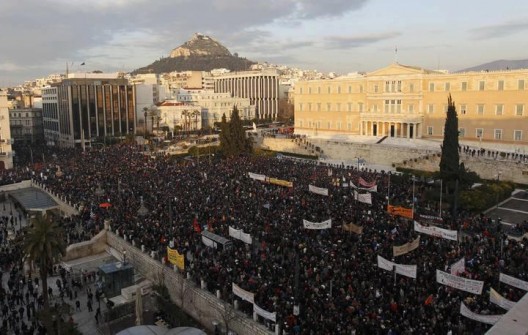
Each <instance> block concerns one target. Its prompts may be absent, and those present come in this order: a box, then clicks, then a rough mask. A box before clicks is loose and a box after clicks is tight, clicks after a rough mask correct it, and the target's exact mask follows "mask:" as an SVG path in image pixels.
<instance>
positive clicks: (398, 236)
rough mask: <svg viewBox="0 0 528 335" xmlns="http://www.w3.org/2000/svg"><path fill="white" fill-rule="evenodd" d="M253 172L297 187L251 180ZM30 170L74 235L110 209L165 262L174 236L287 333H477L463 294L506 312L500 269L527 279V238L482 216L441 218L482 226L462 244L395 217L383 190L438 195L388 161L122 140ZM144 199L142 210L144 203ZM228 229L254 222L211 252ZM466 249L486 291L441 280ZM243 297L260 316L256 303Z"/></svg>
mask: <svg viewBox="0 0 528 335" xmlns="http://www.w3.org/2000/svg"><path fill="white" fill-rule="evenodd" d="M58 171H60V173H57V172H58ZM249 172H252V173H256V174H262V175H266V176H268V177H274V178H279V179H283V180H287V181H291V182H292V183H293V187H291V188H290V187H283V186H279V185H274V184H270V183H265V182H261V181H258V180H254V179H252V178H249V177H248V173H249ZM27 174H29V173H28V172H26V175H27ZM30 175H31V176H32V178H33V179H34V180H35V181H36V182H38V183H42V185H43V186H45V187H46V188H49V189H50V190H52V191H53V192H55V193H58V194H59V195H62V196H64V197H66V200H67V201H69V202H71V203H72V204H74V205H75V206H77V208H79V209H80V211H81V214H80V215H79V217H73V218H69V219H62V220H61V223H62V224H63V225H64V226H65V227H66V229H67V232H68V237H69V239H70V243H73V242H75V241H80V240H83V239H88V238H90V237H91V236H93V235H94V234H96V233H97V232H98V231H100V230H101V229H102V227H103V221H104V220H110V222H111V229H112V232H117V234H118V235H119V236H120V237H122V238H126V240H127V241H130V242H131V243H134V244H135V245H136V246H137V247H138V248H139V247H142V246H143V247H144V248H145V250H146V252H148V253H154V255H155V257H156V258H157V259H159V260H161V259H163V258H165V257H166V249H167V246H169V245H173V246H175V248H177V249H178V251H179V252H180V253H182V254H184V255H185V256H186V260H185V262H186V269H185V271H186V272H189V273H190V275H191V277H192V279H193V280H194V281H196V282H197V283H198V282H199V281H200V280H204V281H205V282H206V283H207V288H208V289H209V290H210V291H212V292H216V290H219V291H220V295H221V297H222V298H223V299H225V300H227V301H229V302H233V300H234V299H237V300H240V298H238V297H236V296H234V295H233V293H232V291H231V284H232V283H235V284H236V285H238V286H239V287H241V288H242V289H244V290H246V291H249V292H252V293H254V294H255V304H257V305H258V306H259V307H261V308H262V309H264V310H266V311H269V312H275V313H276V318H277V323H278V324H279V325H280V328H281V330H282V331H284V333H288V334H292V333H296V334H297V333H298V334H352V333H356V334H447V333H448V332H451V333H452V334H466V333H471V334H481V333H484V332H485V331H486V330H487V329H489V327H490V326H489V325H487V324H484V323H480V322H477V321H473V320H471V319H469V318H466V317H464V316H462V315H461V314H460V304H461V302H462V301H464V302H465V304H466V306H468V308H470V309H471V310H472V311H473V312H475V313H479V314H485V315H493V314H504V313H505V312H506V311H505V310H503V309H501V308H500V307H498V306H497V305H494V304H492V303H490V302H489V295H488V291H489V289H490V288H491V287H493V288H494V289H495V290H497V291H498V292H499V293H500V294H501V295H503V296H505V297H507V298H508V299H510V300H512V301H517V300H518V299H520V298H521V297H522V295H523V294H524V293H525V292H524V291H522V290H520V289H517V288H515V287H511V286H507V285H505V284H502V285H499V281H498V278H499V273H501V272H502V273H506V274H508V275H511V276H514V277H516V278H519V279H521V280H525V281H526V280H528V271H527V268H526V267H527V264H528V262H527V260H528V259H527V258H528V254H527V252H526V248H525V247H524V245H523V244H522V243H520V242H517V241H509V242H508V243H507V244H506V245H505V246H504V242H502V241H501V240H503V239H504V237H503V236H502V235H500V233H498V232H497V231H496V230H491V232H490V231H489V226H488V225H487V223H489V220H488V218H486V217H485V216H477V217H472V216H470V215H469V214H468V213H461V215H459V217H458V220H457V221H456V222H455V221H453V220H452V219H451V218H450V217H449V215H446V216H445V217H444V218H443V219H444V225H445V226H446V227H447V228H455V229H456V227H458V226H460V225H461V224H462V223H463V222H472V223H473V226H472V227H481V228H477V229H473V230H471V231H468V233H463V234H461V236H462V237H461V238H460V239H459V240H460V241H459V242H456V241H451V240H446V239H441V238H435V237H431V236H428V235H424V234H419V233H417V232H416V231H414V226H413V223H412V221H409V220H408V219H405V218H400V217H395V216H391V215H389V214H388V213H387V201H388V200H390V203H391V204H397V205H402V206H404V207H407V208H411V207H412V206H413V203H414V207H415V211H416V212H420V211H423V212H424V213H426V212H427V210H426V208H428V207H431V208H432V207H433V206H434V205H433V204H428V203H425V202H424V201H423V197H422V196H421V195H422V193H424V192H425V187H424V186H423V185H420V184H419V183H418V185H417V186H416V189H415V190H414V191H415V193H416V194H415V199H413V198H412V194H413V189H412V185H413V183H412V182H411V181H410V179H408V178H407V177H403V178H401V177H395V176H390V177H389V174H387V173H385V172H377V171H372V170H365V171H357V169H355V168H354V166H344V165H336V166H323V165H318V164H315V163H306V162H301V161H293V160H286V159H275V158H269V157H260V156H242V157H236V158H232V159H227V160H220V159H218V157H208V158H205V159H203V158H201V159H200V160H199V161H198V160H182V159H180V160H177V159H173V158H171V157H170V156H150V155H144V154H143V153H142V152H141V151H140V148H137V147H135V146H131V145H118V146H113V147H107V148H104V149H102V150H93V151H90V150H88V151H86V152H79V151H75V150H64V151H60V152H57V153H56V155H55V157H53V158H51V159H49V160H47V162H46V164H44V165H43V166H42V169H41V170H39V171H34V170H31V174H30ZM360 177H361V178H363V179H364V181H367V182H372V183H375V184H376V185H377V192H373V193H372V201H371V202H372V203H371V204H368V203H362V202H358V201H356V200H354V194H353V190H354V189H353V187H352V186H361V185H360V182H359V178H360ZM11 178H12V179H13V178H14V177H11ZM389 178H391V181H390V190H389V189H388V187H389ZM14 179H16V178H14ZM352 184H354V185H352ZM309 185H314V186H318V187H322V188H327V189H328V193H329V195H328V196H322V195H319V194H314V193H311V192H309V191H308V186H309ZM360 192H362V193H364V192H365V191H360ZM387 198H389V199H387ZM141 201H143V206H144V207H145V208H146V209H147V211H146V213H141V212H139V213H138V210H139V209H140V207H141V206H142V204H141ZM328 219H331V220H332V221H331V226H332V227H331V228H330V229H323V230H311V229H305V228H304V226H303V220H308V221H311V222H323V221H325V220H328ZM348 223H354V224H356V225H358V226H361V227H363V232H362V234H359V235H358V234H354V233H350V232H344V231H343V230H342V225H344V224H348ZM229 227H232V228H235V229H241V230H243V231H244V232H245V233H248V234H249V235H250V236H251V237H252V241H253V242H252V244H251V245H249V244H246V243H244V242H242V241H240V240H237V239H232V240H233V246H232V248H218V249H215V248H211V247H208V246H206V245H205V244H203V243H202V237H201V234H200V232H201V231H202V230H208V231H210V232H213V233H214V234H217V235H220V236H223V237H226V238H229ZM418 236H420V246H419V248H418V249H417V250H414V251H412V252H409V253H407V254H404V255H401V256H398V257H397V258H396V259H394V257H393V249H392V247H393V246H399V245H403V244H405V243H407V242H410V241H413V240H415V239H416V238H417V237H418ZM501 245H502V247H501ZM378 255H379V256H382V257H384V258H385V259H388V260H393V261H394V262H396V263H398V264H409V265H416V266H417V278H416V279H413V278H409V277H405V276H401V275H397V276H394V272H391V271H386V270H383V269H380V268H379V267H378V266H377V256H378ZM15 256H16V255H15ZM462 257H464V258H465V260H466V261H465V272H464V273H462V274H459V276H462V277H466V278H470V279H474V280H482V281H484V283H485V286H484V290H483V292H482V294H481V295H476V294H470V293H467V292H464V291H461V290H455V289H452V288H449V287H448V286H444V285H441V284H438V283H437V281H436V270H437V269H438V270H442V271H449V266H450V265H451V264H453V263H455V262H456V261H458V260H459V259H460V258H462ZM7 259H10V258H9V257H8V258H7ZM65 283H66V282H65ZM294 306H299V313H294ZM240 307H241V310H242V311H244V312H247V313H252V306H251V304H250V303H247V302H242V301H241V302H240ZM88 308H89V309H91V306H89V307H88ZM4 320H5V319H4ZM261 320H262V319H261Z"/></svg>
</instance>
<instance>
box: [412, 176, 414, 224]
mask: <svg viewBox="0 0 528 335" xmlns="http://www.w3.org/2000/svg"><path fill="white" fill-rule="evenodd" d="M412 179H413V191H412V216H413V218H414V176H412Z"/></svg>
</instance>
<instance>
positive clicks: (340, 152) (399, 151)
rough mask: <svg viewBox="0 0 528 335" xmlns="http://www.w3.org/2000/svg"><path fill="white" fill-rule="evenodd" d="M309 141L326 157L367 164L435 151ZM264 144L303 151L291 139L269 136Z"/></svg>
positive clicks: (379, 145) (275, 149) (390, 161)
mask: <svg viewBox="0 0 528 335" xmlns="http://www.w3.org/2000/svg"><path fill="white" fill-rule="evenodd" d="M309 141H310V142H311V143H313V144H314V145H316V146H318V147H320V148H321V149H322V150H323V156H324V157H325V158H326V159H331V160H345V161H351V162H353V161H354V160H355V159H356V157H361V158H363V159H365V160H366V161H367V164H377V165H387V166H391V165H392V163H394V162H401V161H403V160H408V159H411V158H417V157H420V156H422V155H425V154H427V153H429V152H433V151H431V150H426V149H412V148H407V147H394V146H388V145H383V144H365V143H350V142H333V141H326V140H320V139H309ZM263 146H264V147H268V148H269V149H270V150H274V151H284V152H292V153H301V152H299V149H298V146H297V145H296V144H295V143H294V142H293V141H292V140H291V139H283V138H271V137H267V138H265V139H264V141H263Z"/></svg>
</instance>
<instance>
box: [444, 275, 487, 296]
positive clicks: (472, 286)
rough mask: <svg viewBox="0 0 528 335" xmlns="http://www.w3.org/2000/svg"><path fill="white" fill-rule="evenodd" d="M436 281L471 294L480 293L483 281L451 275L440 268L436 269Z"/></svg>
mask: <svg viewBox="0 0 528 335" xmlns="http://www.w3.org/2000/svg"><path fill="white" fill-rule="evenodd" d="M436 282H437V283H439V284H442V285H446V286H449V287H452V288H456V289H458V290H462V291H466V292H469V293H473V294H482V287H484V282H483V281H480V280H472V279H467V278H462V277H458V276H453V275H452V274H450V273H447V272H444V271H440V270H436Z"/></svg>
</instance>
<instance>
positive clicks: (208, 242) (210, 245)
mask: <svg viewBox="0 0 528 335" xmlns="http://www.w3.org/2000/svg"><path fill="white" fill-rule="evenodd" d="M202 242H203V244H205V245H206V246H208V247H210V248H214V247H215V245H214V242H213V241H212V240H210V239H208V238H207V237H205V236H202Z"/></svg>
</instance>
